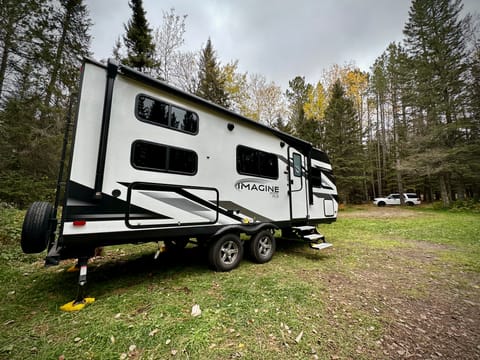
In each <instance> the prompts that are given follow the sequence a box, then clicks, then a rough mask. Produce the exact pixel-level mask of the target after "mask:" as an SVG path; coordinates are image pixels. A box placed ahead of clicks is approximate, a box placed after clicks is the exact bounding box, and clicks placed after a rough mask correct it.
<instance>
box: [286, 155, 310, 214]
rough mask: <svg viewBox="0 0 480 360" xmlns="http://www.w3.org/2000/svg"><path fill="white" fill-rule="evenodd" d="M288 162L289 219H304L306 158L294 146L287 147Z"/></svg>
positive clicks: (306, 209) (305, 205) (305, 207)
mask: <svg viewBox="0 0 480 360" xmlns="http://www.w3.org/2000/svg"><path fill="white" fill-rule="evenodd" d="M288 163H289V166H288V169H289V170H288V179H289V191H288V194H289V199H290V219H291V220H305V219H306V218H307V217H308V206H307V186H306V181H305V176H306V171H305V169H306V158H305V156H303V155H302V154H301V153H300V152H299V151H297V150H296V149H295V148H292V147H289V148H288Z"/></svg>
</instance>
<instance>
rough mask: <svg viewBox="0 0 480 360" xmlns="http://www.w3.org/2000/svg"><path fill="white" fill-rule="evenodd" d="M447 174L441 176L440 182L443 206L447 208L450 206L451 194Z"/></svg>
mask: <svg viewBox="0 0 480 360" xmlns="http://www.w3.org/2000/svg"><path fill="white" fill-rule="evenodd" d="M446 180H447V179H446V175H445V174H442V175H440V176H439V182H440V195H441V197H442V203H443V207H445V208H447V207H449V206H450V196H449V194H448V189H447V181H446Z"/></svg>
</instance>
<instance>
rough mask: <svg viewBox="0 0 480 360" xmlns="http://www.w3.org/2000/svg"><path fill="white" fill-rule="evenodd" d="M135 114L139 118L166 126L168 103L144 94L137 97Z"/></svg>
mask: <svg viewBox="0 0 480 360" xmlns="http://www.w3.org/2000/svg"><path fill="white" fill-rule="evenodd" d="M137 115H138V117H139V118H140V119H141V120H146V121H150V122H153V123H156V124H159V125H164V126H168V104H166V103H163V102H160V101H157V100H153V99H152V98H149V97H146V96H145V95H140V96H138V97H137Z"/></svg>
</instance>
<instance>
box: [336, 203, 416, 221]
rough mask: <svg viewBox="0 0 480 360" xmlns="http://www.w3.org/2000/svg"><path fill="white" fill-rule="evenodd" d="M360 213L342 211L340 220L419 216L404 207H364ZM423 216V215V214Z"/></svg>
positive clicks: (414, 211) (339, 215)
mask: <svg viewBox="0 0 480 360" xmlns="http://www.w3.org/2000/svg"><path fill="white" fill-rule="evenodd" d="M359 210H360V211H355V212H349V211H340V212H339V214H338V217H339V218H346V219H348V218H375V219H384V218H385V219H387V218H392V219H395V218H406V217H415V216H418V210H413V209H411V208H408V207H402V206H385V207H378V206H373V205H371V206H368V207H367V206H363V207H361V208H359ZM422 214H423V213H422Z"/></svg>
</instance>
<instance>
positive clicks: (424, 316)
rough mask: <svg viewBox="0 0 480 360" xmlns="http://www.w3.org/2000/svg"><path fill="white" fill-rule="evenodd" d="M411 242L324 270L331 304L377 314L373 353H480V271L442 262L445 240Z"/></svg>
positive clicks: (391, 355)
mask: <svg viewBox="0 0 480 360" xmlns="http://www.w3.org/2000/svg"><path fill="white" fill-rule="evenodd" d="M382 210H383V209H382ZM396 210H397V209H395V210H389V211H396ZM411 245H412V246H411V247H407V248H402V249H398V248H395V249H389V250H381V251H382V252H383V254H380V256H379V254H378V253H376V254H375V255H372V256H368V258H366V259H365V264H368V265H365V266H362V267H361V268H360V269H354V270H352V271H350V272H348V273H347V274H338V273H330V274H324V275H322V277H324V280H325V283H326V284H327V291H328V294H329V299H328V300H329V302H328V306H327V310H328V311H329V312H331V314H332V316H335V314H338V313H339V312H340V313H342V312H343V313H349V312H352V309H353V311H355V310H358V311H363V312H367V313H368V314H370V315H372V316H374V317H375V316H378V319H380V321H381V322H382V328H383V331H382V333H381V336H380V338H379V340H378V341H377V346H378V352H377V353H376V355H375V357H379V356H380V357H382V356H383V357H384V358H388V359H480V277H479V275H478V274H477V273H469V272H458V271H457V270H455V269H454V268H453V267H451V266H449V265H448V264H444V263H443V262H442V261H441V260H440V259H439V257H438V254H439V252H440V251H444V250H445V249H444V248H445V247H444V246H442V245H435V244H431V243H424V242H411Z"/></svg>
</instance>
